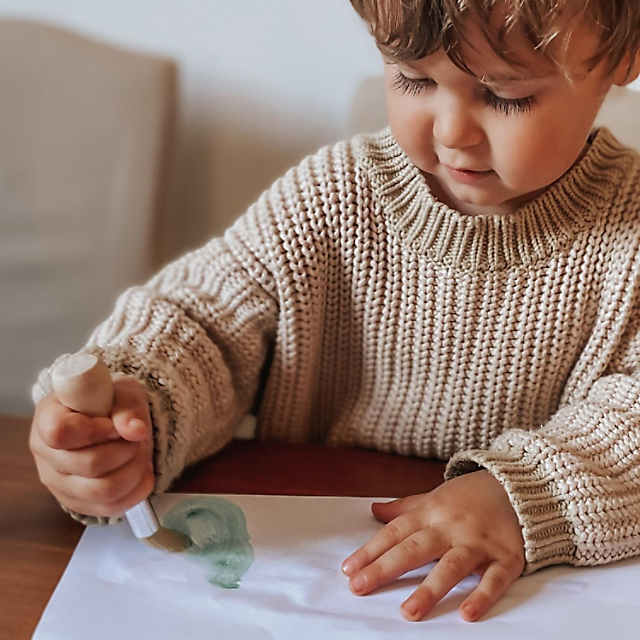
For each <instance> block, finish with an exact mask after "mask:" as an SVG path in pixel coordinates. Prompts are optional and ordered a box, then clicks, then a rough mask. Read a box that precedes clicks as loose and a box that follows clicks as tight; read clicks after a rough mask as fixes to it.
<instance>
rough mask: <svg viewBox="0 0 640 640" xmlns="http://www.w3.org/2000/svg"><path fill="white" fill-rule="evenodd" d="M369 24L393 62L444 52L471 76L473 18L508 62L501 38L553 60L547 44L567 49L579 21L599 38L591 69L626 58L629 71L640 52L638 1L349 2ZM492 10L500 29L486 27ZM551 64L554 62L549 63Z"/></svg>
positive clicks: (510, 59) (469, 0) (474, 0)
mask: <svg viewBox="0 0 640 640" xmlns="http://www.w3.org/2000/svg"><path fill="white" fill-rule="evenodd" d="M350 1H351V4H352V6H353V8H354V9H355V10H356V12H357V13H358V14H359V15H360V17H361V18H362V19H363V20H364V21H365V23H366V24H367V25H368V27H369V30H370V32H371V34H372V35H373V37H374V38H375V40H376V44H377V45H378V48H379V49H380V51H381V52H382V53H383V54H384V55H386V56H388V57H390V58H392V59H394V60H398V61H402V60H418V59H420V58H423V57H425V56H427V55H429V54H431V53H434V52H435V51H437V50H439V49H441V48H442V49H444V51H445V52H446V53H447V55H448V56H449V57H450V58H451V60H452V61H453V62H454V63H455V64H456V65H457V66H459V67H460V68H462V69H464V70H466V71H468V72H470V70H469V68H468V66H467V64H466V62H465V60H464V58H463V56H462V53H461V48H460V44H461V43H463V42H464V41H465V34H464V28H463V23H464V22H465V21H466V20H467V19H468V18H472V19H474V21H475V22H476V24H478V25H480V26H481V27H482V30H483V32H484V34H485V36H486V37H487V40H488V42H489V43H490V45H491V46H492V48H493V49H494V50H495V51H496V53H497V54H498V55H499V56H501V57H502V58H503V59H505V60H507V61H508V62H511V63H516V64H517V62H518V61H517V60H516V59H514V58H513V57H511V56H510V54H509V51H508V50H507V49H506V47H505V46H504V38H505V36H506V35H507V34H508V33H510V32H511V31H513V30H514V29H518V30H519V31H520V32H521V33H523V34H525V36H526V37H527V39H528V41H529V42H530V44H531V46H532V48H533V50H535V51H539V52H540V53H542V54H543V55H546V56H547V57H549V58H551V59H553V58H552V56H551V54H550V52H549V45H550V44H551V43H552V42H556V41H560V43H561V45H562V46H564V47H568V46H569V42H570V36H571V28H570V27H569V28H568V29H567V28H564V29H562V28H559V20H558V17H559V16H564V17H565V18H566V19H565V20H564V21H563V22H562V24H565V25H566V24H577V22H578V21H577V20H576V18H580V17H582V18H584V19H586V20H587V21H588V23H589V24H591V25H593V27H594V28H595V30H596V31H597V32H598V33H599V34H600V38H599V45H598V47H597V50H596V51H595V53H594V55H593V56H592V58H591V59H590V60H589V61H588V62H589V64H590V66H591V67H594V66H596V65H597V64H598V63H599V62H601V61H602V60H605V59H606V60H607V65H608V69H609V70H612V69H614V68H616V67H617V66H618V65H619V64H620V63H621V62H622V61H623V60H624V59H625V56H626V55H628V54H629V70H630V69H631V66H632V64H633V60H634V59H635V56H636V55H638V50H639V49H640V0H350ZM496 8H500V9H501V10H502V11H503V12H504V13H503V20H502V24H501V26H500V28H499V29H495V28H491V27H490V22H491V18H492V14H493V12H494V10H495V9H496ZM554 61H555V60H554Z"/></svg>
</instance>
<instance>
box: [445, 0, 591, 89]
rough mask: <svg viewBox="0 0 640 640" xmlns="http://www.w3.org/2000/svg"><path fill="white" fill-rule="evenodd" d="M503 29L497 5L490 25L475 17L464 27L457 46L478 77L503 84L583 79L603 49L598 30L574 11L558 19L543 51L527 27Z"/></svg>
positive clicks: (517, 26) (501, 16) (502, 12)
mask: <svg viewBox="0 0 640 640" xmlns="http://www.w3.org/2000/svg"><path fill="white" fill-rule="evenodd" d="M504 25H505V15H504V9H501V8H500V7H499V6H497V7H496V8H495V10H494V11H493V13H492V15H491V21H490V23H489V24H487V25H482V24H479V23H478V21H477V20H474V19H473V18H469V19H467V20H466V21H465V22H464V24H463V29H462V32H461V33H460V40H459V44H458V45H457V46H458V50H459V54H460V57H461V58H462V60H463V61H464V63H465V65H466V66H467V67H468V69H469V71H471V73H472V74H473V75H474V76H476V77H478V78H483V79H486V80H487V81H500V82H507V81H511V80H519V79H531V78H536V77H545V76H549V75H565V76H567V77H573V78H579V77H584V75H586V72H587V70H588V67H589V60H590V58H591V57H592V56H593V55H594V53H595V52H596V50H597V47H598V44H599V38H598V37H597V34H596V33H595V31H594V29H593V28H591V27H590V26H588V25H587V23H586V22H585V20H584V18H583V17H582V16H580V15H576V14H575V12H574V13H573V14H572V15H571V16H569V15H559V16H558V17H557V19H556V20H555V22H554V24H553V25H551V28H550V30H549V38H550V40H549V42H548V44H547V46H545V47H544V50H543V49H542V48H541V47H539V46H536V45H535V44H534V42H533V41H532V38H531V37H529V36H528V34H527V31H526V29H525V27H524V26H522V25H518V24H516V25H514V26H513V27H512V28H511V29H509V30H505V28H504Z"/></svg>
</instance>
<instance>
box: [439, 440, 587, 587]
mask: <svg viewBox="0 0 640 640" xmlns="http://www.w3.org/2000/svg"><path fill="white" fill-rule="evenodd" d="M505 435H506V434H505ZM494 447H495V448H494V449H491V450H484V449H471V450H468V451H461V452H459V453H457V454H455V455H454V456H453V457H452V458H451V459H450V460H449V463H448V464H447V467H446V470H445V479H446V480H450V479H451V478H454V477H456V476H459V475H463V474H465V473H470V472H472V471H477V470H478V469H481V468H482V469H486V470H487V471H489V473H491V474H492V475H493V476H494V477H495V478H496V480H497V481H498V482H499V483H500V484H501V485H502V487H503V488H504V490H505V491H506V492H507V494H508V496H509V500H510V501H511V505H512V506H513V509H514V510H515V512H516V514H517V516H518V521H519V522H520V526H521V527H522V537H523V539H524V551H525V561H526V564H525V567H524V571H523V575H526V574H529V573H533V572H534V571H536V570H538V569H541V568H542V567H546V566H548V565H554V564H563V563H570V562H571V561H572V560H575V551H576V545H575V542H574V531H573V527H572V526H571V523H570V521H569V519H568V517H567V513H568V510H569V506H568V503H567V502H566V501H565V500H563V499H562V498H559V497H558V496H559V495H561V493H562V492H561V491H559V490H558V489H559V487H557V486H556V484H557V480H556V478H554V470H553V468H552V467H551V466H550V465H549V464H548V461H549V456H545V455H544V452H543V450H542V447H541V445H540V442H539V441H536V439H535V437H534V436H533V434H531V433H528V432H520V431H518V432H514V431H511V432H510V433H509V436H508V438H499V439H498V440H497V441H496V442H495V443H494Z"/></svg>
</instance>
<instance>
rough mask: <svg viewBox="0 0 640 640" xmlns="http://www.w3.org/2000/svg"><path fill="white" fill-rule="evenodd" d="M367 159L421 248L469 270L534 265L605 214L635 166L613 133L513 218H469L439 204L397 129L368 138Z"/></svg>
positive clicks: (393, 211) (405, 230)
mask: <svg viewBox="0 0 640 640" xmlns="http://www.w3.org/2000/svg"><path fill="white" fill-rule="evenodd" d="M366 140H367V143H366V144H365V147H366V149H364V150H363V151H364V158H363V161H364V163H365V165H366V168H367V171H368V174H369V177H370V180H371V184H372V187H373V189H374V192H375V193H376V195H377V197H378V198H379V199H380V201H381V204H382V207H383V211H384V212H385V213H386V214H387V215H388V216H390V217H391V219H392V221H393V222H394V225H395V228H396V230H397V232H398V233H399V234H400V236H402V238H403V239H404V241H405V242H406V243H408V244H409V245H411V246H412V247H413V249H414V250H415V251H417V252H418V253H420V254H423V255H427V256H429V257H430V258H432V259H433V260H436V261H438V262H441V263H443V264H447V265H450V266H455V267H457V268H462V269H465V270H490V271H498V270H503V269H506V268H509V267H511V266H517V265H522V266H525V265H530V264H533V263H534V262H536V261H538V260H540V259H541V258H544V257H547V256H549V255H551V254H552V253H554V252H556V251H558V250H559V249H561V248H562V247H563V246H566V245H567V244H568V243H570V242H571V241H572V240H573V239H574V238H575V236H576V235H577V234H578V233H580V232H581V231H583V230H585V229H587V228H589V227H591V226H592V225H593V223H594V221H595V220H596V219H597V218H598V217H599V216H601V215H603V213H605V212H606V211H607V210H608V208H609V207H610V205H611V202H612V201H613V200H614V196H615V194H616V192H617V191H618V190H619V188H620V185H621V180H623V178H624V175H625V174H627V172H628V170H629V163H632V162H633V157H632V152H630V151H629V150H628V149H627V148H625V147H624V146H622V145H621V144H620V143H619V142H618V141H617V140H616V138H615V137H614V136H613V135H612V134H611V133H610V132H609V131H608V130H607V129H604V128H602V129H597V130H596V131H595V132H594V134H593V135H592V137H591V144H590V145H589V148H588V150H587V151H586V153H585V154H584V155H583V157H582V158H581V159H580V160H579V161H578V162H577V163H576V164H575V165H574V166H573V167H572V168H571V169H569V171H567V172H566V173H565V174H564V175H563V176H562V177H561V178H560V179H559V180H558V181H557V182H556V183H554V184H553V185H552V186H551V187H550V188H549V189H547V190H546V191H545V192H544V193H542V194H540V195H539V196H538V197H537V198H535V199H534V200H531V201H529V202H527V203H525V204H523V205H522V207H520V208H519V209H518V210H517V211H515V212H514V213H512V214H509V215H495V216H491V215H489V216H468V215H463V214H461V213H460V212H458V211H456V210H454V209H451V208H450V207H448V206H447V205H445V204H443V203H442V202H440V201H438V200H437V199H436V198H435V197H434V196H433V195H432V193H431V191H430V189H429V186H428V184H427V182H426V181H425V179H424V176H423V175H422V173H421V172H420V170H419V169H418V168H417V167H416V166H415V165H414V164H413V163H412V162H411V161H410V160H409V158H408V157H407V155H406V154H405V153H404V151H403V150H402V149H401V148H400V146H399V145H398V143H397V142H396V140H395V139H394V137H393V135H392V133H391V130H390V128H388V127H387V128H386V129H384V130H382V131H381V132H379V133H378V134H377V135H376V136H375V137H372V138H367V139H366Z"/></svg>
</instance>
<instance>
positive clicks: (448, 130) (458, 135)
mask: <svg viewBox="0 0 640 640" xmlns="http://www.w3.org/2000/svg"><path fill="white" fill-rule="evenodd" d="M433 137H434V139H435V140H436V142H437V143H438V144H440V145H442V146H443V147H447V148H448V149H463V148H467V147H473V146H476V145H478V144H480V143H481V142H482V141H483V139H484V133H483V130H482V128H481V127H480V125H479V124H478V122H476V120H475V119H474V117H473V114H472V113H471V112H470V110H469V108H468V107H467V106H466V105H464V104H462V103H461V102H458V101H455V100H450V101H447V102H446V103H445V104H443V105H442V108H441V109H439V110H438V112H437V114H436V116H435V118H434V121H433Z"/></svg>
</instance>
